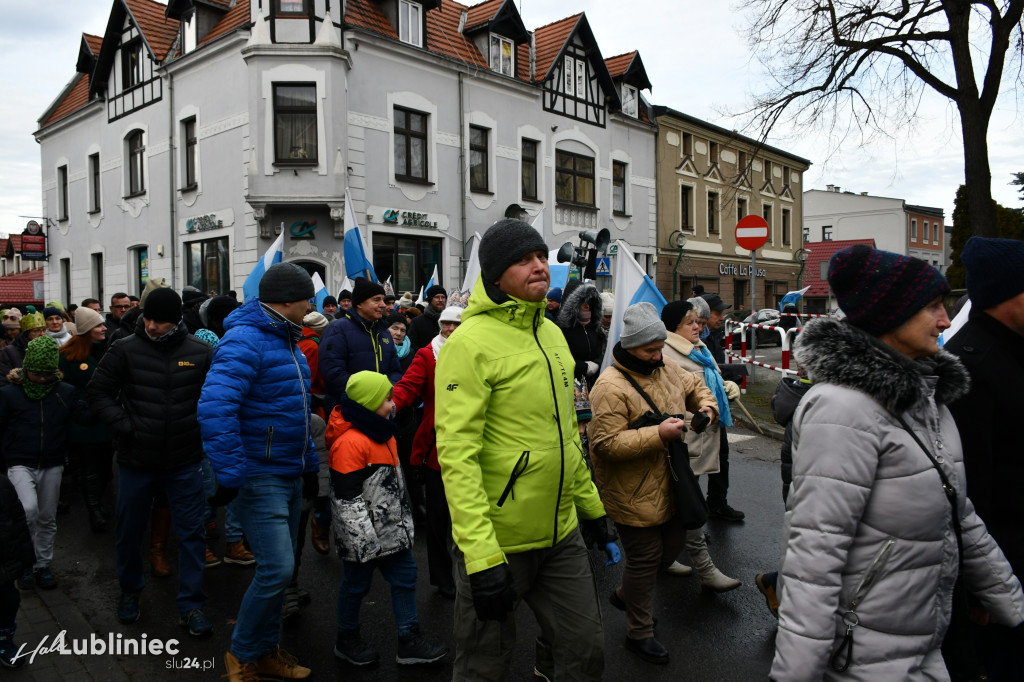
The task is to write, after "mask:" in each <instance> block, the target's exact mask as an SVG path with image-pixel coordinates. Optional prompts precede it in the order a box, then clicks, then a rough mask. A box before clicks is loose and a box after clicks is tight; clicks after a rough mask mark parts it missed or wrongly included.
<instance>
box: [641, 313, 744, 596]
mask: <svg viewBox="0 0 1024 682" xmlns="http://www.w3.org/2000/svg"><path fill="white" fill-rule="evenodd" d="M661 320H662V322H664V324H665V329H666V330H667V331H668V338H667V339H666V340H665V351H664V355H665V361H666V362H675V363H676V364H678V365H679V366H680V367H682V368H683V369H684V370H686V371H687V372H691V373H693V374H694V375H695V376H696V377H697V378H699V379H700V380H702V381H703V383H704V384H705V385H706V386H708V388H709V389H711V392H712V393H713V394H716V395H715V398H716V402H717V403H718V407H719V413H720V416H719V419H718V420H717V421H715V422H714V423H713V424H710V425H709V426H708V427H707V428H706V429H705V430H704V432H703V433H697V432H696V431H694V430H693V429H690V430H689V431H687V432H686V437H685V438H684V441H685V442H686V447H687V449H688V450H689V451H690V468H691V469H693V473H694V474H696V475H697V476H700V475H701V474H714V473H717V472H718V450H719V447H720V445H719V444H720V442H721V441H720V440H719V434H718V429H719V424H720V423H723V424H725V425H726V426H731V425H732V415H731V414H730V412H729V400H732V399H734V398H736V397H737V396H738V395H739V392H740V389H739V387H738V386H737V385H736V384H735V383H734V382H732V381H723V380H722V374H721V372H719V371H718V366H717V365H716V364H715V361H714V359H713V358H712V357H711V352H710V351H708V350H707V346H705V345H704V342H703V341H701V340H700V322H699V320H698V319H697V311H696V310H694V308H693V305H692V304H690V303H688V302H686V301H673V302H672V303H669V304H668V305H666V306H665V307H664V308H663V309H662V311H661ZM686 419H687V421H689V420H691V419H693V414H692V413H690V412H687V413H686ZM686 553H687V554H689V555H690V563H692V564H693V566H694V568H696V569H697V572H698V573H699V574H700V585H701V587H702V588H704V589H706V590H712V591H714V592H728V591H729V590H735V589H736V588H737V587H739V586H740V585H741V584H742V583H740V581H739V580H736V579H735V578H730V577H729V576H727V575H725V574H724V573H722V572H721V571H719V570H718V569H717V568H716V567H715V564H714V563H713V562H712V561H711V555H710V554H708V546H707V540H706V539H705V538H704V531H703V530H701V529H699V528H698V529H697V530H689V531H686ZM669 570H670V572H678V569H675V570H674V571H673V570H672V568H671V567H670V569H669Z"/></svg>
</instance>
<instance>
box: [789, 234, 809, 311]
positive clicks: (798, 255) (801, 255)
mask: <svg viewBox="0 0 1024 682" xmlns="http://www.w3.org/2000/svg"><path fill="white" fill-rule="evenodd" d="M809 255H811V251H810V249H797V250H796V251H795V252H794V253H793V260H796V261H799V262H800V274H798V275H797V276H796V288H797V289H803V286H802V285H803V280H804V267H805V266H806V265H807V257H808V256H809ZM803 306H804V297H803V296H801V297H800V301H799V308H803ZM800 312H803V311H802V310H801V311H800Z"/></svg>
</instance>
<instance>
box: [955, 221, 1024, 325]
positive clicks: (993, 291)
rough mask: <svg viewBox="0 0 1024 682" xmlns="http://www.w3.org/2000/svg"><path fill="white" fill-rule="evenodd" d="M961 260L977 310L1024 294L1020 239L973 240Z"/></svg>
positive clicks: (961, 255)
mask: <svg viewBox="0 0 1024 682" xmlns="http://www.w3.org/2000/svg"><path fill="white" fill-rule="evenodd" d="M960 261H961V262H962V263H963V264H964V267H965V268H967V295H968V296H969V297H970V299H971V305H972V306H977V308H978V310H984V309H985V308H991V307H992V306H994V305H998V304H999V303H1002V302H1003V301H1008V300H1009V299H1011V298H1013V297H1014V296H1016V295H1017V294H1019V293H1021V292H1022V291H1024V242H1022V241H1020V240H1019V239H987V238H985V237H971V238H970V239H968V240H967V245H966V246H964V250H963V251H962V252H960Z"/></svg>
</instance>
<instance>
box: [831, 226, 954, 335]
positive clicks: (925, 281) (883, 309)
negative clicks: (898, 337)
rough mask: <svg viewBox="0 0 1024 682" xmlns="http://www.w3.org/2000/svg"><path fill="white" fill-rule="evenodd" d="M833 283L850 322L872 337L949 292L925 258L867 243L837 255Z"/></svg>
mask: <svg viewBox="0 0 1024 682" xmlns="http://www.w3.org/2000/svg"><path fill="white" fill-rule="evenodd" d="M828 284H829V286H830V287H832V291H833V293H835V295H836V299H837V300H838V301H839V307H840V308H842V310H843V312H844V313H846V317H847V319H848V320H849V321H850V324H852V325H853V326H855V327H859V328H860V329H863V330H864V331H866V332H867V333H868V334H871V335H872V336H881V335H882V334H884V333H886V332H888V331H891V330H893V329H895V328H896V327H898V326H900V325H901V324H903V323H904V322H906V321H907V320H909V319H910V318H911V317H913V316H914V315H916V314H917V312H918V311H919V310H921V309H922V308H924V307H925V306H926V305H928V303H929V302H931V301H932V300H933V299H935V298H936V297H937V296H942V295H944V294H947V293H949V283H948V282H946V278H945V277H943V276H942V274H941V273H940V272H939V271H938V270H936V269H935V268H933V267H932V266H931V265H929V264H928V263H925V262H924V261H923V260H921V259H919V258H913V257H911V256H901V255H900V254H898V253H892V252H889V251H880V250H878V249H873V248H871V247H870V246H866V245H864V244H857V245H855V246H848V247H847V248H845V249H843V250H842V251H837V252H836V254H835V255H834V256H832V260H831V261H829V264H828Z"/></svg>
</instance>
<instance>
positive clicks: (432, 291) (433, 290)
mask: <svg viewBox="0 0 1024 682" xmlns="http://www.w3.org/2000/svg"><path fill="white" fill-rule="evenodd" d="M438 294H444V297H445V298H448V292H447V291H445V288H444V287H443V286H441V285H440V284H435V285H434V286H432V287H430V288H429V289H427V290H426V291H425V292H424V293H423V300H425V301H429V300H430V299H432V298H434V297H435V296H437V295H438Z"/></svg>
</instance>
